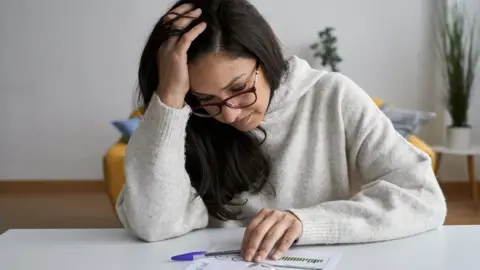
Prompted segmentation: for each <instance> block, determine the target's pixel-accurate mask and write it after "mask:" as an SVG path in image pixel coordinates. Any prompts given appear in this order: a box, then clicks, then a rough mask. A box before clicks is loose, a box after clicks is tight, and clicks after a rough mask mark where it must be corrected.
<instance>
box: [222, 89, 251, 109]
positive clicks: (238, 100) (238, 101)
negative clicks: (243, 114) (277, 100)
mask: <svg viewBox="0 0 480 270" xmlns="http://www.w3.org/2000/svg"><path fill="white" fill-rule="evenodd" d="M255 101H257V95H255V93H253V92H246V93H243V94H241V95H238V96H236V97H233V98H232V99H230V100H229V102H228V103H229V104H231V105H232V106H231V107H234V108H245V107H248V106H250V105H252V104H253V103H255Z"/></svg>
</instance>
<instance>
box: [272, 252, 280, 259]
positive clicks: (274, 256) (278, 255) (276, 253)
mask: <svg viewBox="0 0 480 270" xmlns="http://www.w3.org/2000/svg"><path fill="white" fill-rule="evenodd" d="M278 257H280V253H278V252H275V253H274V254H273V256H272V259H274V260H278Z"/></svg>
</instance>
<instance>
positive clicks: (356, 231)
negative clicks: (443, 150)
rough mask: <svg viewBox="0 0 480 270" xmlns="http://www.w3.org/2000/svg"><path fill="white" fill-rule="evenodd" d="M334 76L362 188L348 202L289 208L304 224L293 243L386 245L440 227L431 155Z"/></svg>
mask: <svg viewBox="0 0 480 270" xmlns="http://www.w3.org/2000/svg"><path fill="white" fill-rule="evenodd" d="M332 77H333V79H332V82H331V83H332V84H331V87H332V91H334V92H335V94H334V95H335V96H336V98H335V99H334V100H333V101H332V102H333V103H336V104H337V105H336V106H335V107H337V108H338V112H337V115H339V117H338V118H339V122H340V125H343V129H344V131H345V138H346V148H347V149H346V155H347V160H348V163H349V164H350V165H349V166H350V167H351V170H354V171H356V172H357V173H359V176H360V178H361V179H362V186H361V189H360V191H359V192H358V193H356V194H355V195H354V196H353V197H351V198H350V199H348V200H338V201H330V202H325V203H321V204H319V205H317V206H314V207H311V208H306V209H291V210H290V211H292V212H293V213H294V214H295V215H297V217H299V219H300V220H301V221H302V223H303V233H302V235H301V237H300V238H299V239H298V242H297V244H299V245H301V244H337V243H338V244H340V243H361V242H375V241H384V240H392V239H397V238H402V237H407V236H411V235H415V234H419V233H423V232H426V231H429V230H432V229H435V228H437V227H439V226H441V225H442V224H443V223H444V221H445V216H446V202H445V198H444V196H443V193H442V190H441V188H440V186H439V184H438V182H437V179H436V177H435V175H434V172H433V169H432V163H431V160H430V158H429V156H428V155H427V154H426V153H424V152H422V151H421V150H419V149H417V148H416V147H415V146H413V145H411V144H410V143H409V142H408V141H407V140H405V139H404V138H403V137H402V136H401V135H400V134H399V133H398V132H397V131H396V130H395V129H394V127H393V125H392V123H391V121H390V120H389V119H388V118H387V117H386V116H385V115H384V114H383V113H382V112H381V111H380V110H379V109H378V107H377V106H376V105H375V104H374V102H372V100H371V98H370V97H369V96H368V95H367V94H366V93H365V92H364V91H363V90H362V89H361V88H360V87H359V86H358V85H356V84H355V83H354V82H352V81H351V80H350V79H348V78H347V77H345V76H343V75H340V74H336V75H333V76H332Z"/></svg>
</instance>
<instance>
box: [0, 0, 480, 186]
mask: <svg viewBox="0 0 480 270" xmlns="http://www.w3.org/2000/svg"><path fill="white" fill-rule="evenodd" d="M252 2H253V4H255V5H256V6H257V7H258V8H259V9H260V11H261V12H262V13H263V14H264V15H265V17H266V18H267V20H268V21H270V23H271V24H272V27H273V28H274V30H275V31H276V32H277V34H278V36H279V38H280V40H281V41H282V43H283V45H284V46H285V49H286V52H287V54H297V55H299V56H301V57H304V58H307V59H309V60H312V58H311V52H310V51H309V45H310V44H311V43H312V42H313V41H314V40H315V38H316V36H317V32H318V31H319V30H320V29H322V28H323V27H325V26H327V25H328V26H334V27H335V28H336V31H337V34H338V36H339V42H340V44H339V45H340V54H341V56H342V57H343V58H344V62H343V63H342V64H341V65H340V69H341V70H342V71H343V72H344V73H346V74H347V75H349V76H350V77H352V78H353V79H354V80H355V81H357V82H358V83H359V84H360V85H361V86H363V87H364V89H365V90H366V91H367V92H368V93H370V94H371V95H373V96H377V97H380V98H383V99H385V100H387V101H389V102H391V103H394V104H395V105H397V106H403V107H408V108H413V109H431V110H434V109H435V104H436V103H435V102H434V100H433V99H432V98H430V97H429V95H431V94H432V93H433V90H434V79H433V77H434V75H433V73H432V72H433V71H432V57H431V56H432V50H431V44H430V42H431V41H430V36H431V30H430V21H431V17H430V16H431V13H432V5H433V3H435V0H424V1H418V0H404V1H384V0H364V1H357V0H337V1H319V0H308V1H307V0H304V1H278V0H255V1H252ZM171 3H172V1H170V0H169V1H161V0H160V1H159V0H143V1H128V0H122V1H119V0H103V1H93V0H83V1H72V0H70V1H67V0H43V1H34V0H4V1H1V2H0V91H1V92H0V108H1V109H0V110H1V111H0V112H1V113H0V115H1V116H0V117H1V118H0V127H1V128H0V138H1V140H0V179H100V178H102V170H101V164H102V163H101V158H102V156H103V154H104V153H105V151H106V150H107V148H108V147H109V146H110V145H111V144H112V143H113V142H114V141H115V140H116V139H117V138H118V133H117V131H116V130H114V129H113V128H112V127H111V125H110V123H109V122H110V121H111V120H112V119H115V118H122V117H126V116H127V115H128V113H129V112H130V111H131V109H132V102H133V96H132V93H133V90H134V88H135V84H136V71H137V70H136V68H137V62H138V58H139V55H140V51H141V49H142V46H143V42H144V39H145V38H146V35H147V34H148V33H149V31H150V29H151V27H152V25H153V23H154V22H155V21H156V20H157V19H158V17H160V16H161V15H162V14H163V12H164V11H165V10H166V8H167V7H168V6H170V4H171ZM299 3H301V4H299ZM347 7H348V8H347ZM405 16H409V19H405ZM479 103H480V101H479ZM472 120H475V121H477V122H480V118H477V119H474V118H472ZM438 123H440V124H438ZM442 124H443V118H439V120H438V121H436V123H433V124H431V125H430V126H429V127H428V128H427V129H426V131H425V134H426V135H425V136H428V135H429V134H436V133H437V131H438V130H439V129H440V130H441V128H442V127H441V125H442ZM429 131H430V132H429ZM430 139H431V140H433V139H435V136H430ZM477 139H480V136H478V137H477ZM479 168H480V167H479Z"/></svg>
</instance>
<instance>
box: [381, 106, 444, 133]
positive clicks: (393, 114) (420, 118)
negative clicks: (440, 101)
mask: <svg viewBox="0 0 480 270" xmlns="http://www.w3.org/2000/svg"><path fill="white" fill-rule="evenodd" d="M380 110H382V112H383V113H384V114H385V115H386V116H387V117H388V118H389V119H390V121H392V124H393V127H394V128H395V129H396V130H397V131H398V132H399V133H400V134H401V135H402V136H403V137H404V138H406V139H408V138H409V137H410V136H413V135H418V133H419V132H420V130H421V128H422V127H423V126H424V125H425V124H426V123H428V122H429V121H431V120H433V119H435V117H436V114H435V113H433V112H425V111H415V110H408V109H399V108H394V107H392V106H390V105H389V104H387V103H385V104H383V105H382V106H380Z"/></svg>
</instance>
